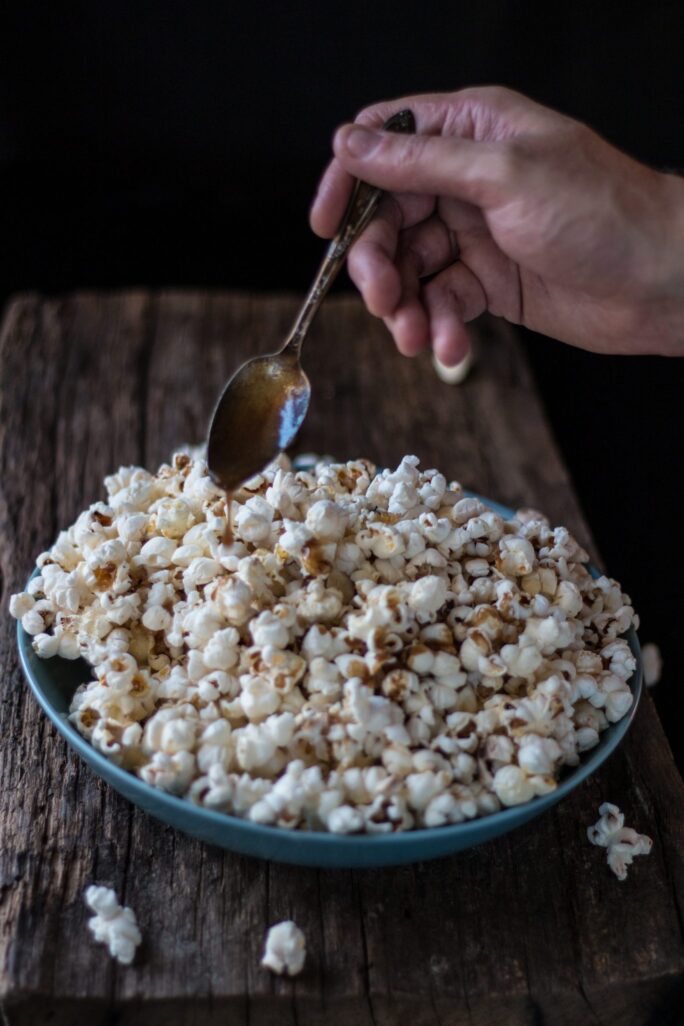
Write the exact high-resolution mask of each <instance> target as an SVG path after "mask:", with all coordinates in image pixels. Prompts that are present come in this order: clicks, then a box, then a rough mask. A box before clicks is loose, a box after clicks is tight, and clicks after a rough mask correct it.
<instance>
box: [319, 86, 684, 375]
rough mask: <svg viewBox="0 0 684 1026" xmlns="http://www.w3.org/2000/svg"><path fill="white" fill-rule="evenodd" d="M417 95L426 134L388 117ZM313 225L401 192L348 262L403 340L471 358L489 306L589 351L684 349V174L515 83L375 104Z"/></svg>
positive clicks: (447, 357)
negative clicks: (634, 154) (355, 185)
mask: <svg viewBox="0 0 684 1026" xmlns="http://www.w3.org/2000/svg"><path fill="white" fill-rule="evenodd" d="M404 107H408V108H409V109H410V110H412V111H413V113H414V115H415V118H416V127H417V134H416V135H410V136H404V135H395V134H392V133H389V132H382V131H380V126H381V125H382V124H383V122H384V121H385V120H386V119H387V118H388V117H389V116H390V115H391V114H393V113H394V112H396V111H398V110H401V109H402V108H404ZM334 152H335V158H334V160H333V161H332V162H331V164H330V165H329V166H328V168H327V170H326V172H325V174H324V176H323V178H322V180H321V183H320V185H319V189H318V193H317V195H316V198H315V201H314V204H313V207H312V211H311V225H312V227H313V229H314V231H315V232H317V234H319V235H322V236H324V237H326V238H329V237H331V236H332V235H334V234H335V231H336V229H337V226H338V224H339V222H340V219H341V217H342V214H343V212H344V208H345V206H346V203H347V199H348V197H349V193H350V189H351V183H352V177H358V178H362V179H363V180H364V181H367V182H370V183H372V184H373V185H378V186H380V187H381V188H383V189H384V190H386V191H387V195H386V196H385V197H384V198H383V200H382V202H381V204H380V207H379V209H378V213H377V215H376V217H375V219H374V220H373V221H372V222H371V224H370V225H369V227H368V228H367V229H366V231H365V232H364V234H363V235H362V236H361V238H360V239H359V240H358V242H357V243H356V244H355V246H354V247H353V248H352V250H351V251H350V253H349V260H348V267H349V274H350V276H351V278H352V280H353V281H354V283H355V284H356V285H357V286H358V288H359V289H360V291H361V293H362V295H363V298H364V301H365V303H366V306H367V307H368V309H369V311H370V312H371V313H372V314H375V315H376V316H378V317H382V318H383V320H384V321H385V323H386V325H387V326H388V328H389V329H390V331H391V332H392V335H393V336H394V339H395V341H396V344H397V347H398V348H399V350H400V351H401V352H402V353H404V354H405V355H407V356H412V355H415V354H416V353H418V352H420V351H421V350H422V349H424V348H426V347H427V346H429V345H432V347H433V349H434V351H435V354H436V355H437V356H438V357H439V358H440V359H441V360H442V362H444V363H447V364H451V363H456V362H458V361H459V360H460V359H462V358H463V357H464V355H465V353H466V352H467V349H468V336H467V332H466V328H465V324H466V323H467V322H468V321H471V320H473V318H475V317H477V316H478V315H479V314H481V313H482V312H483V311H485V310H489V311H490V312H491V313H492V314H495V315H497V316H501V317H505V318H506V320H508V321H511V322H513V323H515V324H524V325H525V326H526V327H528V328H531V329H533V330H534V331H538V332H541V333H542V334H545V335H550V336H552V337H554V338H557V339H560V340H561V341H563V342H568V343H570V344H571V345H575V346H579V347H581V348H583V349H590V350H594V351H596V352H603V353H660V354H662V355H677V354H684V181H683V180H682V179H680V178H679V177H677V176H675V175H669V174H662V173H659V172H657V171H653V170H651V169H650V168H648V167H645V166H644V165H642V164H639V163H637V161H635V160H632V159H631V158H630V157H628V156H626V155H625V154H624V153H621V152H620V151H619V150H616V149H615V148H614V147H613V146H610V145H609V144H608V143H607V142H605V141H604V140H603V139H601V138H600V137H599V136H598V135H596V134H595V133H594V132H592V131H591V130H590V129H589V128H587V127H586V126H585V125H582V124H580V123H578V122H577V121H573V120H572V119H571V118H568V117H565V116H564V115H562V114H558V113H557V112H555V111H552V110H549V109H548V108H546V107H542V106H540V105H539V104H537V103H534V102H532V101H531V100H529V99H527V98H526V97H524V96H521V95H520V94H518V93H514V92H512V91H511V90H509V89H503V88H498V87H486V88H475V89H464V90H460V91H459V92H455V93H444V94H435V95H426V96H412V97H406V98H404V99H400V100H392V101H390V102H387V103H379V104H375V105H374V106H372V107H368V108H367V109H366V110H364V111H362V112H361V113H360V114H359V115H358V118H357V121H356V123H355V124H354V125H345V126H343V127H342V128H340V129H339V130H338V132H337V134H336V135H335V140H334Z"/></svg>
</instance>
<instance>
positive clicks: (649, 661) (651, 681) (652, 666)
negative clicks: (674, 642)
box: [641, 641, 663, 688]
mask: <svg viewBox="0 0 684 1026" xmlns="http://www.w3.org/2000/svg"><path fill="white" fill-rule="evenodd" d="M641 663H642V666H643V668H644V684H645V685H646V687H647V688H652V687H655V685H656V684H659V683H660V678H661V677H662V675H663V657H662V654H661V651H660V649H659V648H658V646H657V645H655V644H654V643H653V642H652V641H649V642H647V643H646V644H645V645H643V646H642V648H641Z"/></svg>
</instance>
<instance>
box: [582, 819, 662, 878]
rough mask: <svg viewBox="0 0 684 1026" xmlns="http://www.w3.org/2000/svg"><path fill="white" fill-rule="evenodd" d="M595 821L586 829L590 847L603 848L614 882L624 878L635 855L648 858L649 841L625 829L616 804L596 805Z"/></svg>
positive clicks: (634, 831) (651, 844) (650, 846)
mask: <svg viewBox="0 0 684 1026" xmlns="http://www.w3.org/2000/svg"><path fill="white" fill-rule="evenodd" d="M599 816H600V819H599V820H598V822H596V823H594V825H593V826H590V827H588V828H587V837H588V838H589V840H590V841H591V843H592V844H596V845H598V846H600V847H601V848H606V849H607V856H606V861H607V863H608V866H609V868H610V869H611V870H612V871H613V873H615V875H616V877H617V878H618V880H620V881H623V880H626V879H627V867H628V866H631V864H632V862H633V861H634V859H635V858H636V856H637V855H648V854H649V853H650V851H651V848H652V847H653V841H652V840H651V838H650V837H647V836H646V835H645V834H638V833H637V832H636V830H632V829H631V828H630V827H626V826H625V817H624V815H623V813H622V812H620V810H619V808H618V807H617V805H611V804H610V803H609V802H604V804H603V805H601V806H599Z"/></svg>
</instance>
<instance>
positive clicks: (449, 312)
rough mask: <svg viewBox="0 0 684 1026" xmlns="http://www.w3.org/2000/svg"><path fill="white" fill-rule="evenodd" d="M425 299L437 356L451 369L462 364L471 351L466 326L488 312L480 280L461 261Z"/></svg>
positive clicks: (430, 287) (435, 281) (427, 290)
mask: <svg viewBox="0 0 684 1026" xmlns="http://www.w3.org/2000/svg"><path fill="white" fill-rule="evenodd" d="M422 299H423V303H424V308H425V311H426V314H427V317H428V320H429V331H430V342H431V344H432V349H433V351H434V353H435V356H436V357H437V359H438V360H441V362H442V363H444V364H446V365H447V366H448V367H450V366H453V365H454V364H456V363H459V362H460V361H461V360H462V359H463V358H464V357H465V355H466V354H467V352H468V349H469V341H468V333H467V331H466V328H465V325H466V323H467V322H468V321H472V320H474V319H475V318H476V317H479V316H480V314H481V313H484V311H485V310H486V309H487V297H486V295H485V292H484V289H483V288H482V285H481V284H480V281H479V279H478V278H477V277H476V276H475V274H473V272H472V271H471V270H470V268H469V267H467V266H466V265H465V264H463V263H461V262H460V261H458V262H456V263H455V264H452V265H451V266H450V267H447V268H446V269H445V270H444V271H442V272H441V273H440V274H438V275H437V276H436V277H435V278H433V280H432V281H431V282H430V283H429V284H428V285H426V286H425V288H424V289H423V293H422Z"/></svg>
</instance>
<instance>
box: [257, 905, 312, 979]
mask: <svg viewBox="0 0 684 1026" xmlns="http://www.w3.org/2000/svg"><path fill="white" fill-rule="evenodd" d="M305 960H306V940H305V938H304V934H303V933H302V931H301V930H300V929H299V927H298V926H297V925H296V924H295V923H293V922H292V920H291V919H287V920H285V922H283V923H277V924H276V925H275V926H272V927H271V928H270V929H269V931H268V934H267V935H266V946H265V948H264V954H263V957H262V959H261V964H262V966H263V967H264V968H265V969H270V970H271V972H273V973H277V974H278V975H279V976H282V974H283V973H287V975H288V976H296V975H297V973H300V972H301V971H302V969H303V968H304V962H305Z"/></svg>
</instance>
